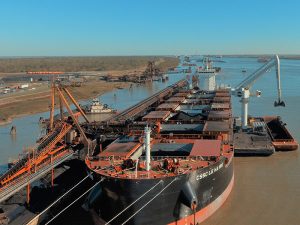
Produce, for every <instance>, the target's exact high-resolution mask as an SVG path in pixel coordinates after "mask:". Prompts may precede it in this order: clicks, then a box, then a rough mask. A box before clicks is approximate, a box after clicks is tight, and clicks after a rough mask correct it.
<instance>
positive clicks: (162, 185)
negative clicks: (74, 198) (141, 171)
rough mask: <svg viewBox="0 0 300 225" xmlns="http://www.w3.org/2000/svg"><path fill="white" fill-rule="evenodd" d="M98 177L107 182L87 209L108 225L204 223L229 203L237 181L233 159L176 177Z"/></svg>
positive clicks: (89, 200) (224, 159)
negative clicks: (124, 224)
mask: <svg viewBox="0 0 300 225" xmlns="http://www.w3.org/2000/svg"><path fill="white" fill-rule="evenodd" d="M95 176H96V179H101V178H104V180H103V181H102V183H100V185H98V186H97V187H96V188H95V189H94V190H93V191H92V192H91V193H90V195H89V197H88V199H87V205H88V206H89V207H90V208H91V209H92V210H93V211H94V212H95V213H97V215H98V216H99V217H101V220H104V221H106V222H109V224H123V223H124V222H126V224H147V225H151V224H156V225H158V224H172V223H174V224H196V223H200V222H202V221H203V220H205V219H206V218H207V217H209V216H210V215H211V214H213V213H214V212H215V211H216V210H217V209H218V208H219V207H220V206H221V205H222V204H223V202H224V201H225V200H226V198H227V197H228V195H229V193H230V191H231V189H232V186H233V179H234V174H233V160H232V157H231V158H230V160H227V159H226V158H225V157H224V158H221V159H220V160H219V161H218V162H216V163H214V164H211V165H209V166H207V167H205V168H199V169H197V170H195V171H188V172H187V173H186V174H181V175H178V176H176V177H163V178H157V179H134V178H130V179H124V178H117V177H116V178H113V177H109V176H107V177H106V176H100V175H99V174H96V175H95ZM174 179H175V180H174ZM153 187H154V188H153ZM151 188H153V189H151ZM150 189H151V190H150ZM149 190H150V191H149ZM147 191H149V192H148V193H147V194H146V195H145V196H143V197H142V198H141V199H139V200H138V201H137V202H135V204H133V205H131V203H133V202H134V201H136V200H137V199H138V198H139V197H140V196H142V195H143V194H145V193H146V192H147ZM160 192H161V193H160ZM159 193H160V194H159ZM124 209H126V210H125V211H124V212H123V213H121V214H120V215H119V216H117V217H116V218H115V219H114V220H112V221H111V219H112V218H114V217H115V216H116V215H117V214H119V213H120V212H121V211H122V210H124ZM135 213H136V214H135ZM134 214H135V215H134ZM133 215H134V216H133ZM131 216H133V217H132V218H131V219H129V218H130V217H131ZM96 224H97V222H96Z"/></svg>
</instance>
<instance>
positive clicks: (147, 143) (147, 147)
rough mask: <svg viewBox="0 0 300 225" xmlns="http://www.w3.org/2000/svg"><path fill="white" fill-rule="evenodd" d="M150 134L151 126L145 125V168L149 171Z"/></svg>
mask: <svg viewBox="0 0 300 225" xmlns="http://www.w3.org/2000/svg"><path fill="white" fill-rule="evenodd" d="M150 134H151V128H150V127H148V126H146V127H145V150H146V170H147V171H149V170H150V169H151V165H150V164H151V153H150V152H151V147H150Z"/></svg>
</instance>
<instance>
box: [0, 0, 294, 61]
mask: <svg viewBox="0 0 300 225" xmlns="http://www.w3.org/2000/svg"><path fill="white" fill-rule="evenodd" d="M299 9H300V1H296V0H295V1H290V0H280V1H279V0H272V1H271V0H270V1H269V0H248V1H244V0H223V1H221V0H207V1H202V0H181V1H179V0H2V1H0V28H1V29H0V56H89V55H91V56H94V55H179V54H274V53H278V54H300V13H299Z"/></svg>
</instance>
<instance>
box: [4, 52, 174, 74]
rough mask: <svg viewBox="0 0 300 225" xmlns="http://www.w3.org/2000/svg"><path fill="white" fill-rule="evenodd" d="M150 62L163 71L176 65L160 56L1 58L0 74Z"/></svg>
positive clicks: (135, 65) (101, 68)
mask: <svg viewBox="0 0 300 225" xmlns="http://www.w3.org/2000/svg"><path fill="white" fill-rule="evenodd" d="M150 60H155V61H157V60H160V61H162V63H161V64H162V65H160V67H162V68H163V69H166V68H167V67H172V66H176V65H177V64H178V60H177V59H176V58H172V57H162V56H159V57H155V56H95V57H35V58H34V57H33V58H1V59H0V73H19V72H27V71H63V72H70V71H71V72H76V71H107V70H127V69H134V68H138V67H141V66H146V65H147V63H148V61H150Z"/></svg>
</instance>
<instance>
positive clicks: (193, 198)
mask: <svg viewBox="0 0 300 225" xmlns="http://www.w3.org/2000/svg"><path fill="white" fill-rule="evenodd" d="M179 83H180V82H179ZM183 83H184V85H182V84H183ZM176 85H178V83H177V84H175V86H176ZM187 86H188V83H187V82H186V81H181V85H178V87H176V88H174V85H173V88H172V91H171V92H168V93H167V94H165V95H163V96H162V94H161V93H159V94H158V95H156V96H154V98H155V99H156V100H157V99H159V100H158V101H154V102H155V103H154V104H152V105H149V107H148V109H147V111H146V112H144V113H142V115H141V114H140V115H137V116H136V117H135V119H134V121H125V123H126V124H127V125H126V129H125V130H122V132H121V133H122V135H120V136H119V137H118V138H117V139H116V140H114V141H113V142H112V143H110V144H108V145H107V146H106V147H103V151H102V147H100V148H99V150H98V152H96V153H94V154H93V156H90V157H87V158H86V164H87V166H88V168H89V169H90V170H91V171H93V176H94V178H95V179H97V180H101V184H99V185H98V186H96V187H95V188H94V189H93V190H92V191H91V193H90V195H89V197H88V198H87V201H86V204H85V206H86V207H89V208H90V209H91V210H92V211H93V212H94V213H96V214H97V216H99V217H101V220H104V221H105V223H106V224H147V225H150V224H198V223H200V222H202V221H204V220H205V219H206V218H208V217H209V216H210V215H212V214H213V213H214V212H215V211H216V210H217V209H218V208H219V207H220V206H221V205H222V204H223V203H224V201H225V200H226V198H227V197H228V195H229V194H230V192H231V189H232V187H233V183H234V173H233V155H234V153H233V146H232V140H233V138H232V136H233V129H232V113H231V97H230V96H231V94H230V92H229V91H228V90H225V89H218V90H205V91H204V90H197V89H193V90H188V89H187ZM152 99H153V97H152ZM150 100H151V98H150ZM150 100H149V99H148V101H150ZM146 101H147V100H146ZM144 103H145V102H144ZM122 123H124V121H123V122H122V118H121V117H115V118H114V120H111V121H107V124H106V125H108V126H110V127H118V126H120V124H122ZM116 129H117V128H116ZM99 224H100V222H99Z"/></svg>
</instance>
